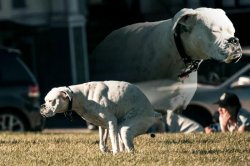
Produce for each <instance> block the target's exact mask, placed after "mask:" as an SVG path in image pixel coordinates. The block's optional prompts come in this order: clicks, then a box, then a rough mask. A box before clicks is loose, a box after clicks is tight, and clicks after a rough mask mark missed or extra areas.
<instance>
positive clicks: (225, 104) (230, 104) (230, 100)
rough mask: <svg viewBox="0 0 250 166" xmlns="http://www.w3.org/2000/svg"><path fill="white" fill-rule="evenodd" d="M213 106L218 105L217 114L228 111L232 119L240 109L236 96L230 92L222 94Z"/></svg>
mask: <svg viewBox="0 0 250 166" xmlns="http://www.w3.org/2000/svg"><path fill="white" fill-rule="evenodd" d="M215 104H218V105H219V109H218V111H219V112H223V111H228V112H229V113H230V115H231V116H232V117H233V118H236V117H237V114H238V111H239V109H240V108H241V104H240V100H239V98H238V96H237V95H235V94H234V93H230V92H225V93H223V94H222V95H221V97H220V99H219V100H218V101H217V102H215Z"/></svg>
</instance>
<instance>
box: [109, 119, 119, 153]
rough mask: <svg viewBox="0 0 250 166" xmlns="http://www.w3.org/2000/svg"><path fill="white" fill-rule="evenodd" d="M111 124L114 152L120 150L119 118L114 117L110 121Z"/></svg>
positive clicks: (110, 131)
mask: <svg viewBox="0 0 250 166" xmlns="http://www.w3.org/2000/svg"><path fill="white" fill-rule="evenodd" d="M108 126H109V134H110V139H111V144H112V151H113V154H115V153H117V152H119V137H118V127H117V119H116V118H115V117H114V118H112V120H109V121H108Z"/></svg>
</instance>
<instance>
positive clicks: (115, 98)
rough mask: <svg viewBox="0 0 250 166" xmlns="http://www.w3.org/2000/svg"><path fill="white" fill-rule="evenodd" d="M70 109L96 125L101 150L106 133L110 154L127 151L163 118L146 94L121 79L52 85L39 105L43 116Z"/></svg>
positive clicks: (104, 146) (104, 144)
mask: <svg viewBox="0 0 250 166" xmlns="http://www.w3.org/2000/svg"><path fill="white" fill-rule="evenodd" d="M69 110H74V111H75V112H76V113H77V114H78V115H80V116H81V117H82V118H83V119H86V120H87V121H88V122H91V123H93V124H95V125H97V126H99V134H100V143H99V145H100V150H101V151H103V152H106V151H107V145H106V143H107V136H108V133H109V134H110V139H111V144H112V151H113V153H117V152H119V151H123V150H124V147H123V146H125V148H126V150H127V151H128V152H130V151H132V150H133V149H134V145H133V139H134V137H136V136H138V135H140V134H144V133H146V131H147V129H148V128H149V127H150V126H152V125H153V124H154V123H155V122H156V121H162V116H161V114H160V113H157V112H154V110H153V107H152V105H151V104H150V102H149V101H148V99H147V98H146V96H145V95H144V94H143V93H142V92H141V91H140V90H139V89H138V88H137V87H136V86H134V85H132V84H129V83H127V82H120V81H104V82H89V83H84V84H79V85H72V86H70V87H59V88H53V89H52V90H51V91H50V92H49V93H48V94H47V95H46V97H45V104H43V105H42V106H41V114H42V115H43V116H45V117H51V116H54V115H55V114H56V113H65V112H67V111H69ZM162 125H164V124H163V122H162ZM106 129H107V130H106ZM107 131H108V133H107Z"/></svg>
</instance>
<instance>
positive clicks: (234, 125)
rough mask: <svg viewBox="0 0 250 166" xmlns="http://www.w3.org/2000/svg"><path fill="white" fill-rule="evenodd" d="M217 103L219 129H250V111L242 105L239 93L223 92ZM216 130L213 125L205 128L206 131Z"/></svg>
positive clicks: (225, 130)
mask: <svg viewBox="0 0 250 166" xmlns="http://www.w3.org/2000/svg"><path fill="white" fill-rule="evenodd" d="M215 104H218V105H219V107H218V113H219V125H217V126H218V128H217V129H216V130H217V131H222V132H228V131H229V132H233V131H238V132H244V131H250V113H249V112H247V111H246V110H245V109H243V108H242V107H241V103H240V100H239V98H238V96H237V95H235V94H234V93H229V92H226V93H223V94H222V95H221V97H220V99H219V100H218V101H217V102H216V103H215ZM214 131H215V130H214V129H213V128H212V127H211V126H210V127H206V128H205V133H211V132H214Z"/></svg>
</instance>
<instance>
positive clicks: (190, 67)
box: [174, 25, 202, 79]
mask: <svg viewBox="0 0 250 166" xmlns="http://www.w3.org/2000/svg"><path fill="white" fill-rule="evenodd" d="M180 26H181V25H177V26H176V28H175V33H174V41H175V45H176V48H177V50H178V52H179V55H180V56H181V59H182V60H183V62H184V64H185V66H186V68H185V69H184V70H183V71H182V72H181V73H180V74H179V75H178V77H179V78H180V79H183V78H184V79H185V78H186V77H188V76H189V74H190V73H192V72H195V71H197V69H198V67H199V65H200V63H201V62H202V60H192V58H191V57H190V56H188V55H187V54H186V52H185V50H184V47H183V44H182V41H181V36H180V33H181V32H180Z"/></svg>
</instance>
